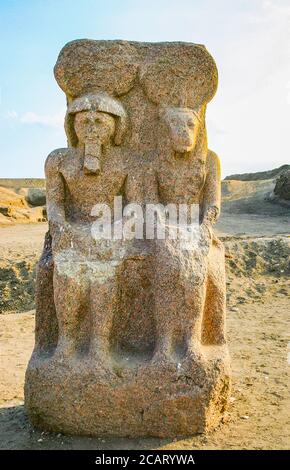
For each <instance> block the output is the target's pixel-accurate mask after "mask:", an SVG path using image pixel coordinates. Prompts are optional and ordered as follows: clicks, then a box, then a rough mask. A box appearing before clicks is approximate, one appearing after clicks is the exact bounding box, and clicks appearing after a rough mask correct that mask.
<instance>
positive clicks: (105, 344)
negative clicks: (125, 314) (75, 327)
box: [90, 269, 119, 362]
mask: <svg viewBox="0 0 290 470" xmlns="http://www.w3.org/2000/svg"><path fill="white" fill-rule="evenodd" d="M117 272H118V269H116V270H115V271H114V270H113V272H111V273H110V274H109V275H108V277H107V278H106V279H104V278H103V279H100V278H95V279H94V277H92V279H91V286H90V308H91V341H90V354H91V355H92V356H94V357H96V358H97V359H98V361H100V362H107V361H108V360H109V357H110V342H111V341H110V340H111V334H112V326H113V319H114V315H115V312H116V307H117V304H118V299H119V292H118V283H119V282H118V278H119V275H118V274H117Z"/></svg>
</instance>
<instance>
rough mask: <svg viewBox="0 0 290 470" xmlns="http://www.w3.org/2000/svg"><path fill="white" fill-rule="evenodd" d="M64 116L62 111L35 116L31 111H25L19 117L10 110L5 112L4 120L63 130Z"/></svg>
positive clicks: (15, 112)
mask: <svg viewBox="0 0 290 470" xmlns="http://www.w3.org/2000/svg"><path fill="white" fill-rule="evenodd" d="M64 114H65V110H64V109H61V110H60V111H58V112H57V113H54V114H37V113H35V112H33V111H27V112H26V113H23V114H21V115H19V114H18V113H17V111H15V110H10V111H8V112H7V114H6V118H7V119H14V120H17V121H18V122H21V123H22V124H28V125H29V124H41V125H43V126H47V127H52V128H55V129H63V122H64Z"/></svg>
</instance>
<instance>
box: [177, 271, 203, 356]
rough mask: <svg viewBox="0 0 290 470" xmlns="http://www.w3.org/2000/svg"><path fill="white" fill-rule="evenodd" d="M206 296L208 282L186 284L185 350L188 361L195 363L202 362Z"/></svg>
mask: <svg viewBox="0 0 290 470" xmlns="http://www.w3.org/2000/svg"><path fill="white" fill-rule="evenodd" d="M205 294H206V282H205V279H202V280H201V282H200V283H197V284H195V283H192V282H190V281H187V280H186V281H185V283H184V297H185V304H184V316H183V318H182V325H183V328H184V330H183V337H184V350H185V356H186V358H187V359H190V360H192V361H194V362H196V361H201V360H202V354H201V331H202V318H203V312H204V304H205Z"/></svg>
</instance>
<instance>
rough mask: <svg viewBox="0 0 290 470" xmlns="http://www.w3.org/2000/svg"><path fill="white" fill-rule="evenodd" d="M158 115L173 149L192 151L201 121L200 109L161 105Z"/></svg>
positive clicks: (180, 151) (181, 151) (179, 151)
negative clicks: (165, 127)
mask: <svg viewBox="0 0 290 470" xmlns="http://www.w3.org/2000/svg"><path fill="white" fill-rule="evenodd" d="M160 117H161V119H162V120H163V121H164V123H165V125H166V126H167V129H168V132H169V136H170V140H171V144H172V147H173V149H174V151H175V152H177V153H182V154H183V153H188V152H192V151H193V150H194V149H195V146H196V143H197V138H198V132H199V130H200V127H201V122H202V118H201V116H200V110H198V111H194V110H192V109H189V108H182V107H170V106H162V107H161V108H160Z"/></svg>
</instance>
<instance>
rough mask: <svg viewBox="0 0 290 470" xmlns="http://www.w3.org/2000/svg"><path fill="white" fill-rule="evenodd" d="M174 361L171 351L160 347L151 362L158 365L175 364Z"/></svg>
mask: <svg viewBox="0 0 290 470" xmlns="http://www.w3.org/2000/svg"><path fill="white" fill-rule="evenodd" d="M174 362H175V361H174V359H173V357H172V354H171V351H169V350H168V349H158V350H157V351H156V352H155V353H154V356H153V358H152V360H151V364H156V365H166V364H173V363H174Z"/></svg>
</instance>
